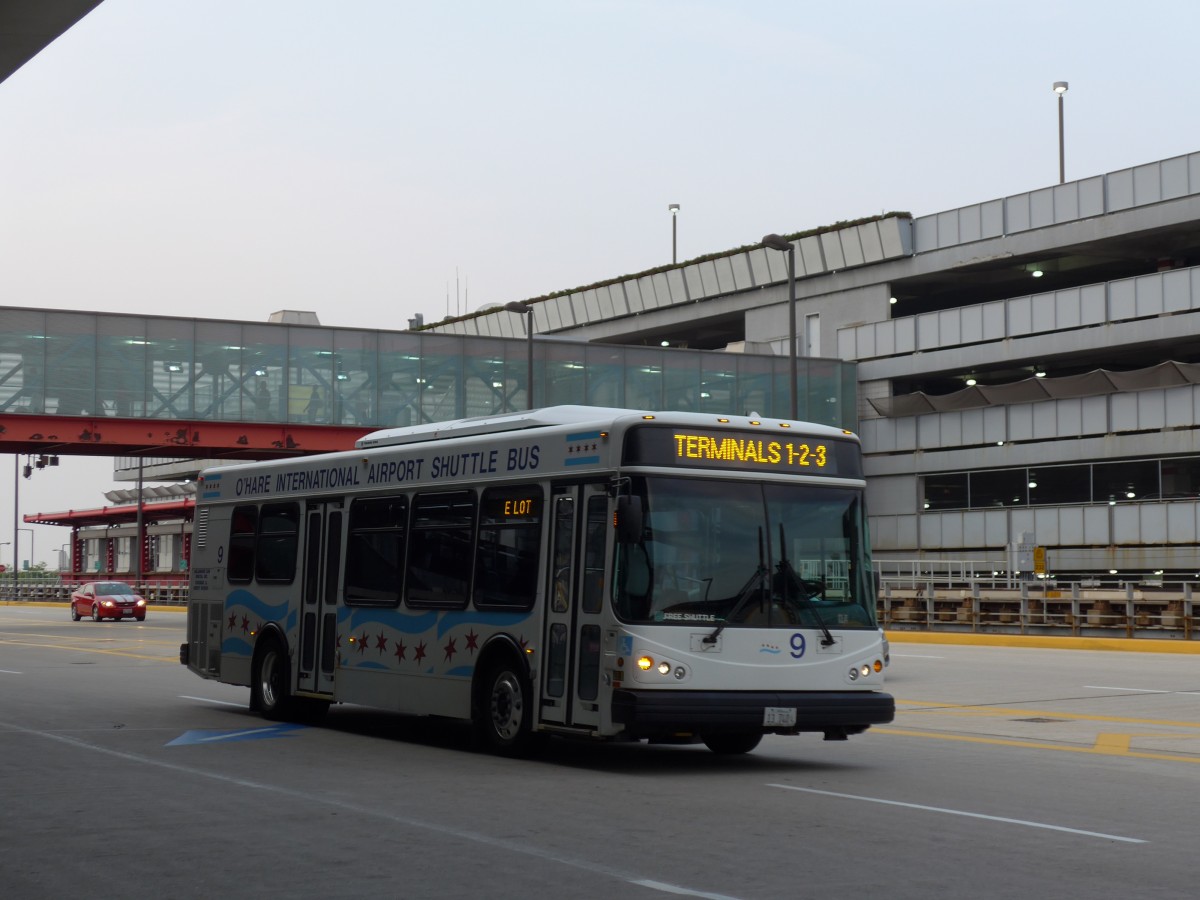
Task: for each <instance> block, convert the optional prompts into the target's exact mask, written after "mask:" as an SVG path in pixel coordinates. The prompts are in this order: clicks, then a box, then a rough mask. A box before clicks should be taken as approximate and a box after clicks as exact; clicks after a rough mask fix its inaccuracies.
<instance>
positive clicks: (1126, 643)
mask: <svg viewBox="0 0 1200 900" xmlns="http://www.w3.org/2000/svg"><path fill="white" fill-rule="evenodd" d="M887 638H888V641H889V642H890V643H893V644H958V645H961V646H964V647H1042V648H1047V649H1053V650H1119V651H1124V652H1126V653H1200V640H1190V641H1187V640H1184V639H1183V638H1182V637H1178V638H1163V639H1162V640H1153V639H1150V638H1102V637H1071V636H1069V635H1064V636H1061V637H1059V636H1054V635H1048V634H990V633H989V634H979V633H973V632H966V631H888V632H887Z"/></svg>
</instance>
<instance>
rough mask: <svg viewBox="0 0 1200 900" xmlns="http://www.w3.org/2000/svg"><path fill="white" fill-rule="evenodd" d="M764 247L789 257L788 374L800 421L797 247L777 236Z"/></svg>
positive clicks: (769, 237) (770, 237)
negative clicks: (797, 383) (797, 350)
mask: <svg viewBox="0 0 1200 900" xmlns="http://www.w3.org/2000/svg"><path fill="white" fill-rule="evenodd" d="M762 245H763V246H764V247H767V248H769V249H771V250H778V251H780V252H781V253H783V252H786V253H787V255H788V342H789V343H788V362H789V366H788V372H789V375H790V377H791V382H792V383H791V386H790V387H791V398H792V419H799V418H800V405H799V402H798V398H797V396H796V381H797V373H796V245H795V244H793V243H792V242H791V241H789V240H787V239H785V238H782V237H780V236H779V235H777V234H768V235H766V236H765V237H764V238H763V239H762Z"/></svg>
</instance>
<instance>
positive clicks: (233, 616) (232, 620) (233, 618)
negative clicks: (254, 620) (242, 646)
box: [229, 613, 237, 631]
mask: <svg viewBox="0 0 1200 900" xmlns="http://www.w3.org/2000/svg"><path fill="white" fill-rule="evenodd" d="M236 627H237V613H230V614H229V630H230V631H233V629H234V628H236Z"/></svg>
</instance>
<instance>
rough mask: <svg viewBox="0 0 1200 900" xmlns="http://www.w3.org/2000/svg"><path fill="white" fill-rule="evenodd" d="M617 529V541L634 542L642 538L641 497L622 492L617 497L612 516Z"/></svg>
mask: <svg viewBox="0 0 1200 900" xmlns="http://www.w3.org/2000/svg"><path fill="white" fill-rule="evenodd" d="M613 527H614V528H616V529H617V543H620V544H636V543H638V542H640V541H641V539H642V498H641V497H631V496H629V495H628V494H624V495H622V496H620V497H618V498H617V511H616V513H615V514H614V517H613Z"/></svg>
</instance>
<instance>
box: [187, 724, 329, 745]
mask: <svg viewBox="0 0 1200 900" xmlns="http://www.w3.org/2000/svg"><path fill="white" fill-rule="evenodd" d="M306 727H308V726H306V725H267V726H264V727H262V728H243V729H239V730H237V731H185V732H184V733H183V734H181V735H180V736H179V737H177V738H175V740H173V741H169V742H168V743H167V746H168V747H179V746H183V745H186V744H229V743H233V742H234V741H261V740H265V739H267V738H277V737H291V736H292V735H293V734H295V733H296V732H297V731H300V730H301V729H304V728H306Z"/></svg>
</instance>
